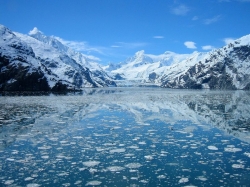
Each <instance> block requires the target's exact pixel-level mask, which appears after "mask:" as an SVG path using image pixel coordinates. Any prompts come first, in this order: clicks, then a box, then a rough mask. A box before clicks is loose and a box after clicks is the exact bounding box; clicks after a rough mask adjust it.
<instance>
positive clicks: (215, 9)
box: [0, 0, 250, 64]
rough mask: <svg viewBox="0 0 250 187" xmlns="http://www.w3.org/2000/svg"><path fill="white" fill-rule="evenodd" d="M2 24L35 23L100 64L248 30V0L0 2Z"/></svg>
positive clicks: (211, 43)
mask: <svg viewBox="0 0 250 187" xmlns="http://www.w3.org/2000/svg"><path fill="white" fill-rule="evenodd" d="M0 5H1V6H0V24H3V25H5V26H7V27H8V28H10V29H11V30H13V31H16V32H20V33H25V34H28V33H29V31H30V30H32V29H33V28H34V27H37V28H38V29H39V30H41V31H42V32H43V33H44V34H45V35H49V36H51V35H54V36H58V37H60V38H61V40H62V41H64V42H65V43H67V44H68V45H69V46H71V47H73V48H75V49H76V50H78V51H81V52H83V53H85V54H89V55H93V56H95V57H96V58H97V59H99V61H100V63H103V64H106V63H108V62H119V61H123V60H125V59H126V58H127V57H130V56H132V55H134V53H135V52H137V51H139V50H145V53H148V54H156V55H158V54H162V53H164V52H165V51H173V52H176V53H192V52H193V51H209V50H211V49H213V48H219V47H222V46H224V45H225V43H226V42H228V41H230V40H232V39H236V38H239V37H241V36H244V35H247V34H250V0H188V1H187V0H34V1H32V0H0Z"/></svg>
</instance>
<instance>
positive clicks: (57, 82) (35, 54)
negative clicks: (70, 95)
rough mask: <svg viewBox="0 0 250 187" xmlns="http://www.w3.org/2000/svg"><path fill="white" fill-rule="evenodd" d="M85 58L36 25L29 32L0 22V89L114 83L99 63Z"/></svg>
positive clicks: (48, 87) (109, 84)
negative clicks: (11, 28)
mask: <svg viewBox="0 0 250 187" xmlns="http://www.w3.org/2000/svg"><path fill="white" fill-rule="evenodd" d="M88 60H89V59H88V58H87V57H85V56H84V55H82V54H81V53H78V52H75V51H73V50H72V49H70V48H69V47H67V46H65V45H63V44H62V43H61V42H60V41H58V40H57V39H56V38H55V37H47V36H45V35H43V34H42V32H40V31H39V30H38V29H36V28H35V29H33V30H32V31H31V32H30V36H28V35H24V34H21V33H17V32H12V31H11V30H9V29H8V28H6V27H5V26H3V25H0V70H1V72H0V90H22V91H24V90H26V91H27V90H28V91H34V90H37V91H38V90H43V91H49V90H54V91H61V90H74V89H77V90H79V89H81V88H84V87H103V86H115V83H114V82H113V81H112V79H111V78H110V77H109V76H108V75H107V74H106V73H105V72H104V71H103V70H102V68H101V67H100V66H98V65H97V64H96V63H93V62H90V61H88Z"/></svg>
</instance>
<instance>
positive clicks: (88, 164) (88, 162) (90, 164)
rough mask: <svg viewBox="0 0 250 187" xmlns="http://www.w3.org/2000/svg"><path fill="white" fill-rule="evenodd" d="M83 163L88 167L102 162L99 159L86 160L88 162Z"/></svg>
mask: <svg viewBox="0 0 250 187" xmlns="http://www.w3.org/2000/svg"><path fill="white" fill-rule="evenodd" d="M82 164H83V165H84V166H87V167H94V166H97V165H98V164H100V162H98V161H86V162H83V163H82Z"/></svg>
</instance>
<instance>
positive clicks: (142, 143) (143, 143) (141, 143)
mask: <svg viewBox="0 0 250 187" xmlns="http://www.w3.org/2000/svg"><path fill="white" fill-rule="evenodd" d="M138 144H140V145H146V142H144V141H143V142H139V143H138Z"/></svg>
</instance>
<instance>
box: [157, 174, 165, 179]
mask: <svg viewBox="0 0 250 187" xmlns="http://www.w3.org/2000/svg"><path fill="white" fill-rule="evenodd" d="M157 178H158V179H165V178H166V176H165V175H158V176H157Z"/></svg>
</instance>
